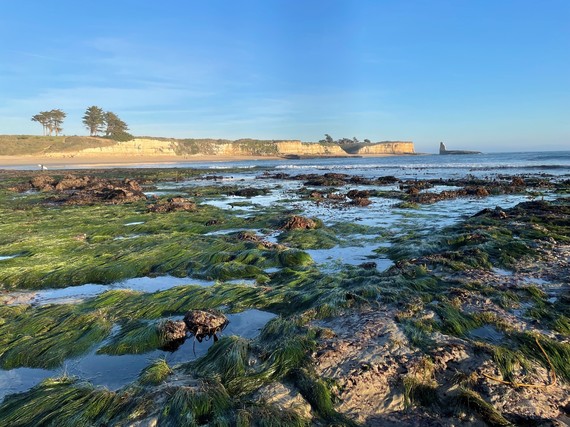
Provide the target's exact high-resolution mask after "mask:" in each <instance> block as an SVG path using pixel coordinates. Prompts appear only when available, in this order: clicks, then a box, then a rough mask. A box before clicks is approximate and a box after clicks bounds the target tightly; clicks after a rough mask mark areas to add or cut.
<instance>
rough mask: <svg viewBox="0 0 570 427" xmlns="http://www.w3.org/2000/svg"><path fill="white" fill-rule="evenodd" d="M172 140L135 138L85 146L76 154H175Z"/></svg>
mask: <svg viewBox="0 0 570 427" xmlns="http://www.w3.org/2000/svg"><path fill="white" fill-rule="evenodd" d="M174 144H175V142H174V141H162V140H158V139H148V138H136V139H133V140H132V141H126V142H118V143H117V144H115V145H111V146H108V147H96V148H86V149H84V150H81V151H79V152H77V154H78V155H87V156H89V155H115V154H116V155H129V156H160V155H165V156H175V155H176V152H175V150H174V148H175V145H174Z"/></svg>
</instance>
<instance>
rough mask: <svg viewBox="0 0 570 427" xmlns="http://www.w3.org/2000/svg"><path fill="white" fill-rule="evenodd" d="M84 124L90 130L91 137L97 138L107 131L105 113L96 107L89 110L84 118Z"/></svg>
mask: <svg viewBox="0 0 570 427" xmlns="http://www.w3.org/2000/svg"><path fill="white" fill-rule="evenodd" d="M83 124H84V125H85V127H86V128H87V129H88V130H89V135H90V136H97V134H98V133H99V132H103V130H104V129H105V112H104V111H103V109H102V108H100V107H97V106H95V105H93V106H91V107H89V108H87V110H86V111H85V115H84V116H83Z"/></svg>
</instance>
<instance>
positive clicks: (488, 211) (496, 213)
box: [473, 206, 508, 219]
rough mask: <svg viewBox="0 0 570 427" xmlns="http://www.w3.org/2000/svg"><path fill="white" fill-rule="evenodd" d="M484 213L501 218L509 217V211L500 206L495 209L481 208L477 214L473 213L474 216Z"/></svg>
mask: <svg viewBox="0 0 570 427" xmlns="http://www.w3.org/2000/svg"><path fill="white" fill-rule="evenodd" d="M483 215H484V216H489V217H491V218H499V219H504V218H507V217H508V215H507V213H506V212H505V211H504V210H502V209H501V208H500V207H499V206H497V207H495V209H489V208H485V209H483V210H480V211H479V212H477V213H476V214H475V215H473V217H476V216H483Z"/></svg>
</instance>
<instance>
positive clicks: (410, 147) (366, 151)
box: [355, 141, 415, 155]
mask: <svg viewBox="0 0 570 427" xmlns="http://www.w3.org/2000/svg"><path fill="white" fill-rule="evenodd" d="M355 154H360V155H382V154H415V149H414V143H413V142H410V141H397V142H381V143H378V144H373V145H366V146H364V147H361V148H359V149H358V150H357V151H356V153H355Z"/></svg>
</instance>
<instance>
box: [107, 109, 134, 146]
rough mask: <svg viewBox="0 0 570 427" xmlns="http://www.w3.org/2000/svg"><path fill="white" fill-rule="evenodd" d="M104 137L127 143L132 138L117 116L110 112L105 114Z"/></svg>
mask: <svg viewBox="0 0 570 427" xmlns="http://www.w3.org/2000/svg"><path fill="white" fill-rule="evenodd" d="M105 124H106V129H105V136H106V137H107V138H111V139H114V140H115V141H129V140H131V139H133V136H132V135H131V134H130V133H128V132H127V131H128V130H129V127H128V126H127V124H126V123H125V122H124V121H122V120H121V119H120V118H119V116H117V115H116V114H115V113H113V112H111V111H107V112H106V113H105Z"/></svg>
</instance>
